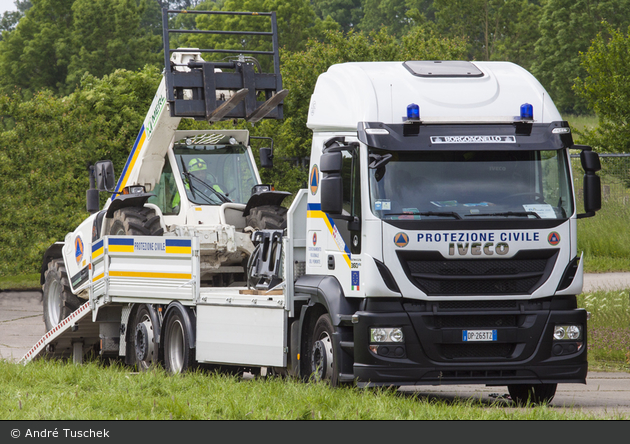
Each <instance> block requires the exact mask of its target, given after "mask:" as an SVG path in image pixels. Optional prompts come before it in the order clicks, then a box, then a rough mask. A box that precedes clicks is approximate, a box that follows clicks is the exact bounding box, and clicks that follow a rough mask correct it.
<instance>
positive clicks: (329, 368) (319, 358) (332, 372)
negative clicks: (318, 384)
mask: <svg viewBox="0 0 630 444" xmlns="http://www.w3.org/2000/svg"><path fill="white" fill-rule="evenodd" d="M333 334H334V327H333V325H332V321H331V319H330V315H329V314H328V313H325V314H323V315H321V316H320V317H319V319H317V322H316V323H315V328H314V329H313V334H312V336H311V337H310V339H309V342H308V355H307V357H308V362H309V363H310V372H311V374H310V376H311V377H313V378H314V379H315V380H316V381H326V382H328V383H329V384H330V385H332V386H333V387H336V386H337V385H339V363H338V359H336V357H335V350H334V345H333Z"/></svg>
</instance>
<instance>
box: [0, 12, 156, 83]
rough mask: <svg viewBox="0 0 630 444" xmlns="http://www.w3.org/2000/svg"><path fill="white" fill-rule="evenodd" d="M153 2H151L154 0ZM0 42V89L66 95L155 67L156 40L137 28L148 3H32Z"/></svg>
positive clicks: (152, 35) (153, 36) (144, 30)
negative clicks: (84, 80) (88, 78)
mask: <svg viewBox="0 0 630 444" xmlns="http://www.w3.org/2000/svg"><path fill="white" fill-rule="evenodd" d="M153 1H154V0H153ZM31 2H32V4H33V6H32V7H31V8H30V9H28V10H27V11H26V13H25V14H24V17H22V18H21V19H20V21H19V22H18V24H17V26H16V27H15V29H14V30H12V31H10V32H5V33H4V34H3V40H2V41H1V42H0V89H2V90H3V91H5V92H9V91H13V89H14V88H16V87H17V88H19V89H20V90H22V91H24V92H27V93H29V94H33V93H36V92H37V91H40V90H42V89H44V88H45V89H50V90H51V91H53V92H55V93H61V94H64V93H69V92H72V91H73V90H74V88H75V87H76V85H77V83H78V81H79V80H80V79H81V77H82V76H83V74H84V73H85V72H86V71H87V72H90V73H92V74H94V75H97V76H99V77H100V76H103V75H105V74H109V73H111V72H113V71H114V70H115V69H130V70H134V69H137V68H140V67H142V66H144V65H145V64H147V63H154V64H157V63H159V60H160V56H159V54H160V51H161V38H160V37H159V36H157V35H154V34H152V33H151V32H150V31H149V30H147V29H145V28H142V27H140V23H141V18H142V13H143V11H144V8H146V5H147V4H148V2H149V0H139V1H138V2H137V1H136V0H31Z"/></svg>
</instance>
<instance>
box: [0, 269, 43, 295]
mask: <svg viewBox="0 0 630 444" xmlns="http://www.w3.org/2000/svg"><path fill="white" fill-rule="evenodd" d="M41 289H42V286H41V285H40V284H39V273H33V274H22V275H18V276H3V277H0V291H8V290H41Z"/></svg>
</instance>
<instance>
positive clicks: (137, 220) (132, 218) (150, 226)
mask: <svg viewBox="0 0 630 444" xmlns="http://www.w3.org/2000/svg"><path fill="white" fill-rule="evenodd" d="M109 234H111V235H114V236H124V235H136V236H161V235H162V234H164V229H163V228H162V225H161V224H160V216H158V215H156V214H155V210H154V209H153V208H148V207H125V208H121V209H120V210H116V211H115V212H114V215H113V217H112V225H111V228H110V229H109Z"/></svg>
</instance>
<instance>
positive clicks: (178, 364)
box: [168, 320, 186, 373]
mask: <svg viewBox="0 0 630 444" xmlns="http://www.w3.org/2000/svg"><path fill="white" fill-rule="evenodd" d="M184 347H185V344H184V326H183V325H182V323H181V322H180V321H179V320H175V321H174V322H173V323H172V324H171V326H170V329H169V332H168V362H169V367H170V369H171V371H172V372H173V373H180V372H181V371H182V370H183V369H184V368H183V367H184V355H185V352H186V350H185V348H184Z"/></svg>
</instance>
